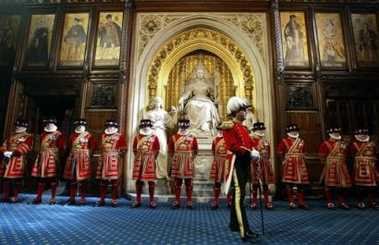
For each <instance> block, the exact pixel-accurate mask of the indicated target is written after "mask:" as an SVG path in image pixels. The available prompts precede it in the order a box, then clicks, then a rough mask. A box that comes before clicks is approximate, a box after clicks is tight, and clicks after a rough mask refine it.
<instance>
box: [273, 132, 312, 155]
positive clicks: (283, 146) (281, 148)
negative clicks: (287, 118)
mask: <svg viewBox="0 0 379 245" xmlns="http://www.w3.org/2000/svg"><path fill="white" fill-rule="evenodd" d="M299 139H300V138H299ZM295 140H296V139H294V138H292V137H289V136H287V137H285V138H283V139H282V140H281V141H280V143H279V145H278V148H277V149H278V150H277V153H278V154H280V155H281V156H284V155H285V154H286V153H287V152H288V150H289V149H290V148H291V146H292V144H293V143H294V142H295ZM300 140H301V141H300V143H299V146H298V148H297V149H296V153H304V152H305V149H304V141H303V140H302V139H300Z"/></svg>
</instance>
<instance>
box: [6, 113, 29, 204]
mask: <svg viewBox="0 0 379 245" xmlns="http://www.w3.org/2000/svg"><path fill="white" fill-rule="evenodd" d="M15 126H16V128H15V131H14V133H13V134H12V135H11V136H10V137H9V138H7V139H6V140H5V141H4V143H3V145H2V146H1V147H0V153H1V154H2V155H3V158H2V161H1V162H0V177H1V178H2V180H3V197H2V199H3V201H5V202H7V201H9V196H10V191H11V186H12V187H13V188H12V189H13V193H12V195H13V196H12V198H11V199H10V201H12V202H17V200H18V199H17V198H18V193H19V192H20V190H21V186H22V179H23V177H24V170H25V167H26V155H27V154H28V153H29V152H30V151H31V150H32V146H33V136H32V135H31V134H29V133H27V129H28V126H29V124H28V122H27V121H25V120H17V121H16V124H15Z"/></svg>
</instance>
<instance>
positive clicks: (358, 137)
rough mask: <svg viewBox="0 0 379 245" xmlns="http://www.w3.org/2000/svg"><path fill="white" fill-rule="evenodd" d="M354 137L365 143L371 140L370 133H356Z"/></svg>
mask: <svg viewBox="0 0 379 245" xmlns="http://www.w3.org/2000/svg"><path fill="white" fill-rule="evenodd" d="M354 138H355V139H356V140H358V141H359V142H363V143H366V142H369V141H370V136H369V135H360V134H358V135H354Z"/></svg>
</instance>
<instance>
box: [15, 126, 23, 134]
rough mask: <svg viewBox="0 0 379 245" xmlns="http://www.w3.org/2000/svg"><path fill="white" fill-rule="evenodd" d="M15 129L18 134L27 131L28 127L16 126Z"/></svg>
mask: <svg viewBox="0 0 379 245" xmlns="http://www.w3.org/2000/svg"><path fill="white" fill-rule="evenodd" d="M14 131H15V133H16V134H21V133H25V132H26V128H25V127H16V129H15V130H14Z"/></svg>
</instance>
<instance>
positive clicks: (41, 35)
mask: <svg viewBox="0 0 379 245" xmlns="http://www.w3.org/2000/svg"><path fill="white" fill-rule="evenodd" d="M54 20H55V15H54V14H38V15H32V16H31V20H30V27H29V32H28V38H27V47H26V50H25V58H24V63H25V65H26V66H42V67H45V66H47V65H48V63H49V57H50V50H51V43H52V37H53V29H54Z"/></svg>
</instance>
